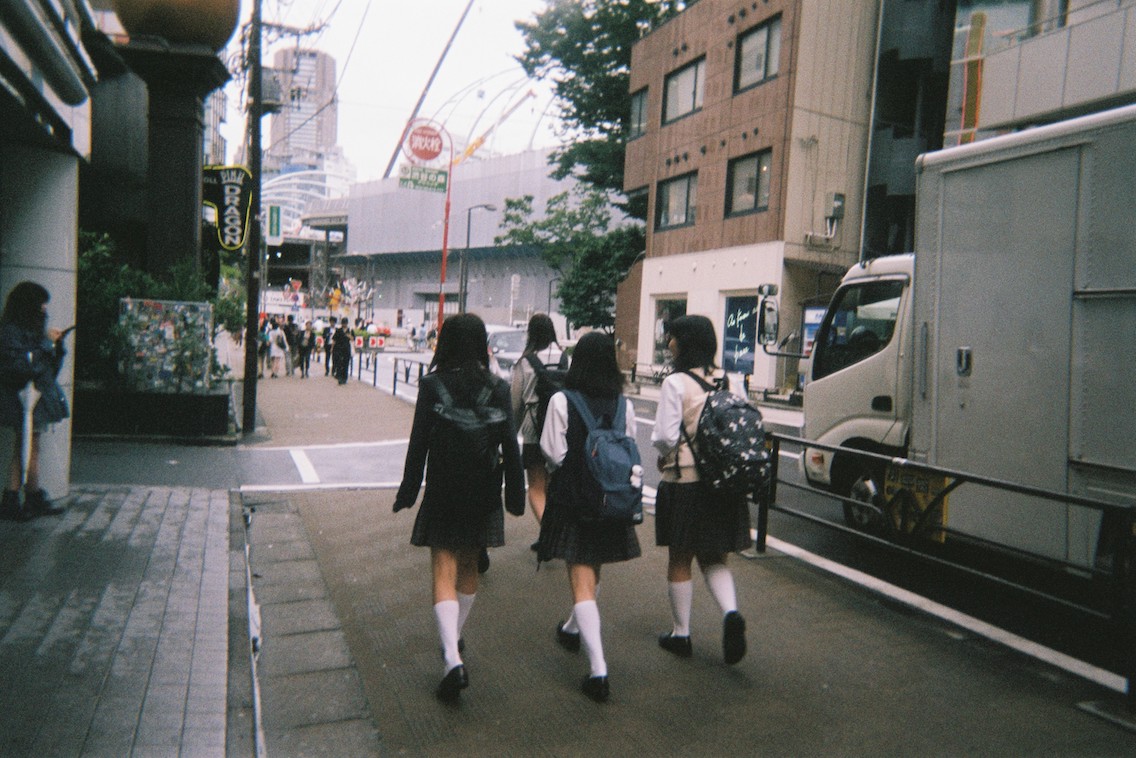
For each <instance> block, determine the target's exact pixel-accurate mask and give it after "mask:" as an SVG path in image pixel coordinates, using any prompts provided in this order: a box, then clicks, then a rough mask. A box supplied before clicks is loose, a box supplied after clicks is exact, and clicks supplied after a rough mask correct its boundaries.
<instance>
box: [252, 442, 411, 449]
mask: <svg viewBox="0 0 1136 758" xmlns="http://www.w3.org/2000/svg"><path fill="white" fill-rule="evenodd" d="M407 442H409V440H408V439H401V440H377V441H374V442H331V443H327V444H323V445H287V446H281V447H248V448H245V449H246V450H254V451H258V452H259V451H261V450H266V451H279V450H287V451H289V452H291V451H292V450H345V449H348V448H353V447H389V446H397V445H405V444H407Z"/></svg>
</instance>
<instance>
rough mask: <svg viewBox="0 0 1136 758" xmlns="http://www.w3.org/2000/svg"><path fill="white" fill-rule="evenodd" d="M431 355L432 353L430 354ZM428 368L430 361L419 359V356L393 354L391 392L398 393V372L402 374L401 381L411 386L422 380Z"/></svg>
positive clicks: (415, 385)
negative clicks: (408, 356) (410, 356)
mask: <svg viewBox="0 0 1136 758" xmlns="http://www.w3.org/2000/svg"><path fill="white" fill-rule="evenodd" d="M430 355H431V356H433V353H431V354H430ZM429 369H430V361H428V360H421V359H419V358H406V357H403V356H395V358H394V375H393V377H392V378H391V394H392V395H395V394H398V382H399V374H400V373H401V374H402V381H403V383H404V384H408V385H410V386H413V387H417V386H418V383H419V382H420V381H422V377H423V376H425V375H426V372H427V371H429Z"/></svg>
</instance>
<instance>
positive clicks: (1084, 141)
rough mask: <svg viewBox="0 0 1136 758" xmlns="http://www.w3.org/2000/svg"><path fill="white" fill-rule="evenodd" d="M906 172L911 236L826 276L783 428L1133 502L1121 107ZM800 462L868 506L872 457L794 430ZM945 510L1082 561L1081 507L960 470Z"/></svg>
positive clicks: (1133, 177) (1130, 237) (1130, 291)
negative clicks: (832, 282) (826, 289)
mask: <svg viewBox="0 0 1136 758" xmlns="http://www.w3.org/2000/svg"><path fill="white" fill-rule="evenodd" d="M916 174H917V184H916V230H915V248H916V252H915V254H914V255H899V256H891V257H885V258H877V259H875V260H868V261H865V262H863V263H861V264H859V265H857V266H855V267H853V268H852V269H851V270H850V271H849V272H848V273H847V275H846V276H845V277H844V279H843V281H842V283H841V285H840V287H839V289H838V290H837V292H836V293H835V294H834V296H833V299H832V302H831V304H830V306H829V309H828V311H827V312H826V314H825V317H824V321H823V323H822V324H821V326H820V329H819V331H818V334H817V339H816V342H815V346H814V348H813V352H812V356H811V361H810V363H809V366H808V371H807V375H806V376H807V383H806V385H805V388H804V431H803V435H804V436H805V437H806V438H808V439H810V440H815V441H817V442H820V443H822V444H826V445H838V446H841V447H848V448H857V449H861V450H867V451H872V452H877V453H883V454H886V455H889V456H895V457H904V458H908V459H910V460H912V461H916V462H922V463H927V464H929V465H931V466H937V467H941V468H946V469H951V470H955V471H961V472H968V473H973V474H978V475H981V476H986V477H990V478H995V479H999V480H1003V481H1008V482H1015V483H1018V484H1024V485H1028V486H1032V487H1038V488H1042V489H1046V490H1051V491H1056V492H1061V493H1067V494H1070V495H1077V496H1081V497H1085V498H1091V499H1094V500H1101V501H1106V502H1111V503H1119V504H1125V505H1130V506H1136V107H1125V108H1120V109H1116V110H1112V111H1108V112H1104V113H1098V114H1094V115H1090V116H1085V117H1082V118H1077V119H1072V120H1069V121H1065V122H1061V123H1058V124H1054V125H1050V126H1045V127H1040V128H1035V129H1030V130H1027V131H1023V132H1018V133H1015V134H1011V135H1006V136H1002V137H997V138H993V139H989V140H986V141H982V142H978V143H975V144H971V145H966V146H962V147H957V148H951V149H947V150H942V151H939V152H934V153H928V154H926V155H923V156H921V157H920V158H919V159H918V161H917V164H916ZM802 464H803V467H804V470H805V473H806V476H807V478H808V479H809V481H810V482H811V483H813V484H816V485H820V486H822V487H826V488H830V489H831V490H832V491H834V492H836V493H838V494H842V495H845V496H850V497H852V498H855V499H858V500H861V501H864V502H874V503H877V504H878V502H879V500H878V499H879V497H880V493H881V492H882V491H883V490H884V482H883V477H884V470H885V468H886V466H884V465H881V464H879V463H876V462H864V461H863V460H857V458H856V457H854V456H849V455H847V454H842V453H840V452H836V453H835V454H834V453H833V452H831V451H826V450H821V449H817V448H811V449H806V450H805V451H804V454H803V456H802ZM945 517H946V521H947V526H948V528H949V529H950V530H952V531H957V532H959V533H963V534H968V535H973V536H976V537H980V538H983V539H987V540H991V541H994V542H996V543H998V544H1001V545H1006V546H1010V547H1013V548H1017V549H1022V550H1027V551H1029V552H1031V553H1034V554H1038V555H1043V556H1047V557H1050V558H1054V559H1057V560H1059V561H1064V562H1068V563H1070V564H1073V565H1075V566H1084V567H1088V566H1091V565H1092V562H1093V560H1094V552H1095V549H1096V546H1097V541H1098V535H1099V531H1100V522H1101V518H1100V514H1099V513H1097V512H1095V511H1092V510H1091V509H1085V508H1081V507H1076V506H1068V505H1066V504H1064V503H1059V502H1052V501H1046V500H1042V499H1038V498H1034V497H1027V496H1025V495H1019V494H1012V493H1008V492H1000V491H995V490H991V489H988V488H982V487H977V486H962V487H959V488H958V489H957V490H956V491H954V492H953V493H951V494H950V497H949V504H948V508H947V513H946V516H945ZM845 518H846V519H847V520H848V521H849V522H851V523H853V524H854V525H857V526H861V527H870V526H871V525H872V524H871V520H872V519H873V518H878V514H877V512H875V511H872V510H871V509H866V508H859V507H856V506H850V505H846V507H845Z"/></svg>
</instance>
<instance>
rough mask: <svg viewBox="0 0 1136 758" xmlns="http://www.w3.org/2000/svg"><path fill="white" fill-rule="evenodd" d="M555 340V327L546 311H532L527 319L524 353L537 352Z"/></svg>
mask: <svg viewBox="0 0 1136 758" xmlns="http://www.w3.org/2000/svg"><path fill="white" fill-rule="evenodd" d="M553 342H556V327H555V326H554V325H553V323H552V319H551V318H549V317H548V314H547V313H534V314H533V316H532V318H530V319H529V329H528V341H527V342H526V343H525V349H524V354H529V353H533V354H535V353H539V352H540V351H542V350H544V349H546V348H547V347H548V346H549V345H551V344H552V343H553Z"/></svg>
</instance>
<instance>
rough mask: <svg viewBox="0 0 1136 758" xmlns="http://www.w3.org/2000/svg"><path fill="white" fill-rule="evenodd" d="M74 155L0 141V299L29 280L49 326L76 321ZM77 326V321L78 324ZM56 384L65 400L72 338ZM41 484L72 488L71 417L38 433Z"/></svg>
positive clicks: (2, 450) (5, 448) (59, 490)
mask: <svg viewBox="0 0 1136 758" xmlns="http://www.w3.org/2000/svg"><path fill="white" fill-rule="evenodd" d="M78 202H79V158H78V157H76V156H75V155H73V154H70V153H64V152H59V151H56V150H49V149H45V148H39V147H31V146H27V145H13V144H4V143H0V208H3V209H4V212H3V213H0V302H2V299H6V298H7V296H8V293H9V292H11V290H12V288H13V287H14V286H16V285H17V284H19V283H20V282H22V281H25V280H30V281H33V282H37V283H38V284H41V285H43V287H44V288H46V289H47V291H48V292H49V293H51V302H49V303H48V304H47V323H48V326H54V327H58V328H60V329H64V328H66V327H68V326H70V325H71V324H74V323H75V284H76V281H77V279H78V274H77V271H78V238H77V237H78V235H77V234H76V229H77V228H78V224H79V212H78ZM80 328H82V327H81V325H80ZM65 344H66V345H67V348H68V354H67V357H66V358H65V359H64V363H63V369H62V370H61V371H60V372H59V385H60V386H61V387H62V388H63V391H64V393H65V394H66V395H67V402H68V405H71V401H72V398H73V397H74V392H73V381H72V377H73V376H74V351H73V350H72V348H74V345H75V343H74V339H73V338H70V337H69V338H68V339H67V341H66V343H65ZM0 436H2V437H3V442H2V447H0V469H2V470H3V471H4V472H5V473H4V477H5V478H6V477H7V471H8V463H9V461H10V460H11V454H12V447H13V438H14V435H12V434H5V435H0ZM40 486H41V487H43V489H45V490H47V495H48V497H49V498H51V499H56V498H61V497H65V496H66V495H67V494H68V492H69V490H70V486H71V420H70V419H66V420H64V421H62V422H60V423H58V424H55V425H53V426H52V427H50V428H49V429H48V430H47V431H46V432H44V433H43V434H41V435H40Z"/></svg>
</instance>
